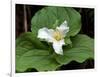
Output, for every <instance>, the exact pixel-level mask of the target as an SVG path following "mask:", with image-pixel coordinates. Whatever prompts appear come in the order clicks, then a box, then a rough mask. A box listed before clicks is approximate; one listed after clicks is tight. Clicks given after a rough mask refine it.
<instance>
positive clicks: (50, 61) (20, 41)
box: [16, 32, 60, 72]
mask: <svg viewBox="0 0 100 77" xmlns="http://www.w3.org/2000/svg"><path fill="white" fill-rule="evenodd" d="M59 66H60V65H59V64H58V63H57V62H56V60H54V58H53V57H52V54H51V52H50V51H49V48H48V47H47V46H45V45H44V44H43V43H41V42H40V41H39V40H38V39H37V38H35V37H34V35H33V33H31V32H27V33H24V34H22V35H21V36H19V37H18V38H17V40H16V70H17V71H18V72H24V71H25V70H27V69H28V68H34V69H36V70H38V71H50V70H56V69H57V68H58V67H59Z"/></svg>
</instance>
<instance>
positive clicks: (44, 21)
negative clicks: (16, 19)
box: [31, 7, 81, 36]
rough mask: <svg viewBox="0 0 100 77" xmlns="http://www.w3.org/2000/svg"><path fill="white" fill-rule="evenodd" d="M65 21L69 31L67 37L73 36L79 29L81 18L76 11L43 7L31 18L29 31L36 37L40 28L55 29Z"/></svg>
mask: <svg viewBox="0 0 100 77" xmlns="http://www.w3.org/2000/svg"><path fill="white" fill-rule="evenodd" d="M65 20H66V21H67V22H68V26H69V29H70V30H69V32H68V33H67V36H75V35H76V34H77V33H78V32H79V31H80V28H81V16H80V14H79V13H78V12H77V11H76V10H74V9H73V8H69V7H68V8H67V7H66V8H63V7H45V8H43V9H42V10H39V11H38V12H37V13H36V14H35V15H34V16H33V18H32V21H31V24H32V25H31V30H32V32H33V33H34V36H36V35H37V33H38V30H39V29H40V28H43V27H47V28H52V29H55V28H56V27H57V26H60V25H61V24H62V23H63V22H64V21H65Z"/></svg>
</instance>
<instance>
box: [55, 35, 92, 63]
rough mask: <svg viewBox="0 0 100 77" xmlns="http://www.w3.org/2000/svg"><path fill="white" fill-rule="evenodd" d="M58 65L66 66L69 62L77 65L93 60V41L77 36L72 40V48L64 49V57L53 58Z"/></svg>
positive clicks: (85, 36)
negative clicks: (77, 63)
mask: <svg viewBox="0 0 100 77" xmlns="http://www.w3.org/2000/svg"><path fill="white" fill-rule="evenodd" d="M55 58H56V60H57V62H59V63H60V64H68V63H69V62H71V61H73V60H74V61H77V62H79V63H82V62H84V61H85V60H87V59H89V58H91V59H94V41H93V39H91V38H90V37H88V36H87V35H83V34H79V35H77V36H75V37H73V38H72V48H68V47H66V48H65V49H64V55H63V56H60V55H56V56H55Z"/></svg>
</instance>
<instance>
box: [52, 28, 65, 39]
mask: <svg viewBox="0 0 100 77" xmlns="http://www.w3.org/2000/svg"><path fill="white" fill-rule="evenodd" d="M53 37H54V38H55V39H56V40H57V41H59V40H61V39H62V38H63V36H62V34H61V32H60V31H58V30H56V31H55V32H54V34H53Z"/></svg>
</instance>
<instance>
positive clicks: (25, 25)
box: [24, 5, 28, 32]
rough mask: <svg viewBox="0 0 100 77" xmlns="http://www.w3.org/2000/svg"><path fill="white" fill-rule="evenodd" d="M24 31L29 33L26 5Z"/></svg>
mask: <svg viewBox="0 0 100 77" xmlns="http://www.w3.org/2000/svg"><path fill="white" fill-rule="evenodd" d="M24 30H25V32H27V30H28V29H27V13H26V6H25V5H24Z"/></svg>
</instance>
